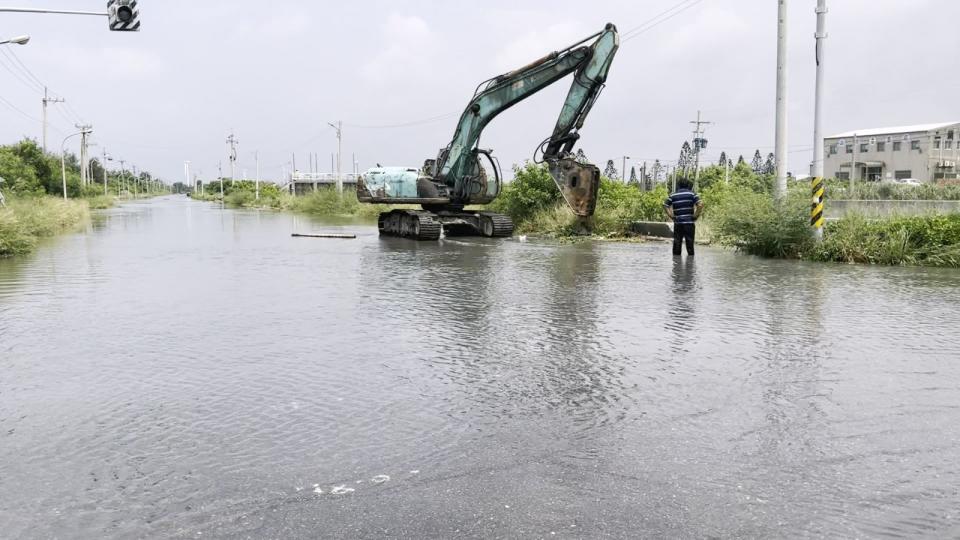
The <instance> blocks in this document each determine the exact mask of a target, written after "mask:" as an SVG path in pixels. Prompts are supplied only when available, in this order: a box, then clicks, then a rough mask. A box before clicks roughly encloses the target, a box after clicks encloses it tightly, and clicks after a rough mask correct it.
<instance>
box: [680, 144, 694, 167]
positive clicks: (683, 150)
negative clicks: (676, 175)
mask: <svg viewBox="0 0 960 540" xmlns="http://www.w3.org/2000/svg"><path fill="white" fill-rule="evenodd" d="M691 165H693V150H692V149H691V148H690V143H689V142H687V141H683V146H681V147H680V158H679V159H678V160H677V168H678V169H684V170H686V169H687V168H689V167H690V166H691Z"/></svg>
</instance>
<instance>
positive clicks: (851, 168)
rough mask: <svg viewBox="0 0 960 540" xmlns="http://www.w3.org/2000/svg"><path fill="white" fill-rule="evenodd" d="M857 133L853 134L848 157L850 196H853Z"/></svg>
mask: <svg viewBox="0 0 960 540" xmlns="http://www.w3.org/2000/svg"><path fill="white" fill-rule="evenodd" d="M857 143H858V141H857V134H856V133H854V134H853V154H852V157H851V158H850V195H849V196H850V197H853V183H854V180H856V175H857V174H856V172H857V150H859V148H858V146H859V145H858V144H857Z"/></svg>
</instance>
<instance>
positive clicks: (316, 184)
mask: <svg viewBox="0 0 960 540" xmlns="http://www.w3.org/2000/svg"><path fill="white" fill-rule="evenodd" d="M359 176H360V175H358V174H354V173H343V175H342V176H341V182H342V183H343V189H344V190H347V191H353V190H355V189H357V178H358V177H359ZM336 185H337V174H336V173H304V172H300V171H295V172H293V173H292V174H290V177H289V179H288V181H287V183H286V184H285V188H286V189H289V190H291V192H292V193H293V194H294V195H306V194H308V193H313V192H314V191H317V190H318V189H321V188H326V187H336Z"/></svg>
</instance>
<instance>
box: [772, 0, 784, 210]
mask: <svg viewBox="0 0 960 540" xmlns="http://www.w3.org/2000/svg"><path fill="white" fill-rule="evenodd" d="M778 4H779V6H778V9H777V122H776V138H775V139H776V140H775V142H774V145H775V156H774V158H775V159H776V160H777V182H776V184H775V185H774V187H773V196H774V197H775V198H776V199H777V200H780V199H782V198H783V197H784V196H785V195H786V194H787V0H778Z"/></svg>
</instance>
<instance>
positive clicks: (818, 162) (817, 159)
mask: <svg viewBox="0 0 960 540" xmlns="http://www.w3.org/2000/svg"><path fill="white" fill-rule="evenodd" d="M826 27H827V0H817V32H816V33H815V34H814V38H815V39H816V61H817V81H816V84H815V87H814V92H813V95H814V98H813V99H814V105H813V170H812V171H810V172H811V173H812V175H813V179H812V182H813V183H812V185H811V196H812V197H811V204H810V225H811V226H812V227H813V234H814V236H816V238H817V240H820V239H822V238H823V150H824V148H823V41H824V40H825V39H827V28H826ZM850 172H851V174H852V173H853V170H851V171H850Z"/></svg>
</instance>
